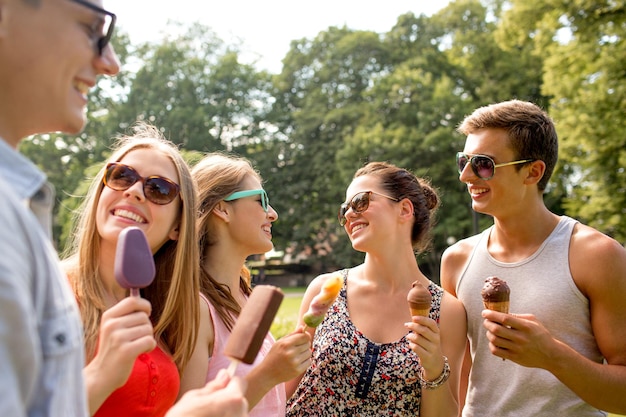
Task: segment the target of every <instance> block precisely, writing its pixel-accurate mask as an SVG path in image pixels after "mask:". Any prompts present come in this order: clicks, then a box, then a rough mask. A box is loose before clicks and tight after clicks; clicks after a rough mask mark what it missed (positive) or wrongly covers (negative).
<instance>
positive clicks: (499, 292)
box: [480, 277, 511, 313]
mask: <svg viewBox="0 0 626 417" xmlns="http://www.w3.org/2000/svg"><path fill="white" fill-rule="evenodd" d="M510 293H511V290H510V289H509V285H508V284H507V283H506V281H505V280H503V279H500V278H498V277H489V278H487V279H486V280H485V284H484V285H483V288H482V290H481V291H480V295H481V296H482V298H483V304H484V305H485V308H486V309H488V310H494V311H499V312H500V313H508V312H509V297H510Z"/></svg>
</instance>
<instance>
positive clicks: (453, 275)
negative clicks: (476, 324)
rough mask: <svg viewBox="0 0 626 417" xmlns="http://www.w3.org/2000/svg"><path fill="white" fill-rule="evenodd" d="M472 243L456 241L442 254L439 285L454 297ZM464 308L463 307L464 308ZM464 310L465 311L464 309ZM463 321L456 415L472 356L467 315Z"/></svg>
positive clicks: (460, 405)
mask: <svg viewBox="0 0 626 417" xmlns="http://www.w3.org/2000/svg"><path fill="white" fill-rule="evenodd" d="M473 248H474V245H473V244H472V243H471V242H470V241H469V240H467V239H465V240H461V241H459V242H457V243H456V244H455V245H453V246H451V247H449V248H448V249H447V250H446V251H445V252H444V254H443V257H442V259H441V271H440V279H441V286H442V287H443V289H444V290H446V291H447V292H448V293H450V294H451V295H452V296H454V297H456V288H457V284H458V281H459V278H460V276H461V273H462V271H463V268H464V267H465V265H466V264H467V261H468V258H469V254H470V253H471V252H472V250H473ZM464 310H465V309H464ZM464 312H465V311H464ZM463 320H464V323H465V332H466V334H465V347H464V348H463V356H462V358H461V367H460V369H459V370H458V381H457V382H458V388H457V389H458V404H459V408H458V415H459V416H460V415H461V411H462V410H463V407H464V406H465V397H466V395H467V386H468V383H469V372H470V369H471V367H472V358H471V355H470V350H469V343H468V341H467V317H466V316H464V317H463Z"/></svg>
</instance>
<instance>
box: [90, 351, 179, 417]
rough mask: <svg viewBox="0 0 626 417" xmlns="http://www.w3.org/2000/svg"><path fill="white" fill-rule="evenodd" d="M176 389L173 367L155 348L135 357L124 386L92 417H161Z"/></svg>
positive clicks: (170, 405) (171, 403)
mask: <svg viewBox="0 0 626 417" xmlns="http://www.w3.org/2000/svg"><path fill="white" fill-rule="evenodd" d="M111 366H115V364H111ZM179 388H180V377H179V375H178V369H177V368H176V364H175V363H174V361H172V358H171V357H170V356H169V355H167V354H166V353H165V352H163V351H162V350H161V348H159V347H157V348H156V349H154V350H153V351H152V352H149V353H144V354H141V355H139V356H138V357H137V360H136V361H135V365H134V366H133V370H132V372H131V373H130V377H129V378H128V381H126V384H124V385H123V386H122V387H120V388H118V389H117V390H115V391H113V393H112V394H111V395H110V396H109V397H108V398H107V399H106V401H105V402H104V403H103V404H102V406H101V407H100V408H99V409H98V411H97V412H96V414H94V416H95V417H119V416H133V417H143V416H146V417H148V416H150V417H161V416H164V415H165V413H166V412H167V411H168V410H169V409H170V408H171V407H172V405H174V402H176V397H177V396H178V390H179Z"/></svg>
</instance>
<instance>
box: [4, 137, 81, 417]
mask: <svg viewBox="0 0 626 417" xmlns="http://www.w3.org/2000/svg"><path fill="white" fill-rule="evenodd" d="M53 204H54V190H53V189H52V187H51V185H50V184H48V183H47V182H46V177H45V175H44V174H43V173H42V172H41V171H39V169H37V167H35V165H34V164H32V163H31V162H30V161H29V160H28V159H27V158H25V157H24V156H23V155H21V154H20V153H18V152H17V151H16V150H15V149H13V148H12V147H10V146H9V145H8V144H7V143H6V142H5V141H4V140H2V139H1V138H0V416H11V417H19V416H33V417H35V416H37V417H40V416H41V417H43V416H58V417H73V416H81V417H82V416H87V415H88V411H87V400H86V393H85V385H84V381H83V376H82V369H83V366H84V353H83V336H82V325H81V322H80V315H79V313H78V308H77V305H76V301H75V298H74V296H73V294H72V291H71V289H70V287H69V284H68V281H67V278H66V276H65V274H64V273H63V271H62V270H61V267H60V264H59V258H58V255H57V253H56V251H55V249H54V248H53V246H52V244H51V242H50V239H49V237H50V235H49V230H50V224H51V222H50V219H51V213H52V207H53Z"/></svg>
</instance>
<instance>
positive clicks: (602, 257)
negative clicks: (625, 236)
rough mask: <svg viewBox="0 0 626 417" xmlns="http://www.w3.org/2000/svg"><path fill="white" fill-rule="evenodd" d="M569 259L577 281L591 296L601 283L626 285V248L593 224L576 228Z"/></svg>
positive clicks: (608, 286) (609, 286)
mask: <svg viewBox="0 0 626 417" xmlns="http://www.w3.org/2000/svg"><path fill="white" fill-rule="evenodd" d="M569 258H570V261H569V262H570V268H571V271H572V276H573V278H574V281H575V282H576V284H577V285H578V287H579V288H580V289H581V290H582V291H583V292H584V293H585V295H587V296H589V295H590V294H592V293H593V289H594V288H596V287H598V286H601V287H606V288H607V289H610V288H614V289H616V290H619V289H622V288H624V287H625V285H626V284H625V283H624V282H625V281H626V279H625V278H624V277H626V249H625V248H624V246H622V245H621V244H620V243H619V242H617V241H616V240H615V239H613V238H611V237H609V236H607V235H605V234H603V233H601V232H599V231H598V230H596V229H594V228H592V227H589V226H586V225H584V224H580V223H579V224H577V225H576V226H575V227H574V231H573V233H572V237H571V242H570V257H569ZM599 278H601V279H599Z"/></svg>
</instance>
